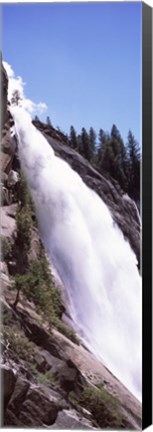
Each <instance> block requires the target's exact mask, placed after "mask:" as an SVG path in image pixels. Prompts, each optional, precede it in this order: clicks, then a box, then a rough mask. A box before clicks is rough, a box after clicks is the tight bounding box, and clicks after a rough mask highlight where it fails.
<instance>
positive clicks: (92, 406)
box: [79, 386, 125, 429]
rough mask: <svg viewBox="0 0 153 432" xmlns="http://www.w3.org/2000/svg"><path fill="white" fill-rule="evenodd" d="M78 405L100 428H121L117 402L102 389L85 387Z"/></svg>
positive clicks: (122, 420)
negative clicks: (89, 413) (88, 412)
mask: <svg viewBox="0 0 153 432" xmlns="http://www.w3.org/2000/svg"><path fill="white" fill-rule="evenodd" d="M79 403H80V405H81V406H83V407H84V408H86V409H87V410H89V411H90V412H91V413H92V415H93V418H94V420H96V422H97V423H98V425H99V426H100V428H112V429H114V428H122V427H123V426H124V420H125V419H124V418H123V416H122V414H121V413H120V412H119V408H120V404H119V401H118V400H117V399H116V398H115V397H114V396H112V395H110V393H108V392H107V390H105V389H104V388H102V387H101V389H98V388H95V387H91V386H87V387H85V388H84V390H83V392H82V394H81V396H80V400H79Z"/></svg>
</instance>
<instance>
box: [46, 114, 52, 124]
mask: <svg viewBox="0 0 153 432" xmlns="http://www.w3.org/2000/svg"><path fill="white" fill-rule="evenodd" d="M46 124H47V125H48V126H52V123H51V119H50V117H49V116H47V118H46Z"/></svg>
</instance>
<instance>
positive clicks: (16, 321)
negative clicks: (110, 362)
mask: <svg viewBox="0 0 153 432" xmlns="http://www.w3.org/2000/svg"><path fill="white" fill-rule="evenodd" d="M2 84H3V91H2V102H3V104H2V106H3V118H2V126H3V128H2V143H1V161H2V163H1V166H2V199H3V207H2V213H1V214H2V229H1V236H2V239H4V238H5V239H7V240H8V243H7V242H6V244H7V246H8V245H9V244H10V243H9V242H15V239H16V235H17V234H16V231H17V226H16V223H17V222H16V221H17V219H16V214H17V206H18V201H17V198H16V197H17V192H18V186H19V179H18V177H17V176H16V175H15V174H14V173H15V172H16V170H17V169H18V168H19V161H18V155H17V141H16V138H15V136H13V137H12V134H11V126H12V124H13V119H12V118H11V116H10V114H9V111H8V108H9V107H8V105H7V85H8V82H7V75H6V72H5V70H4V68H2ZM35 125H36V127H38V128H39V130H40V131H41V132H42V133H44V134H45V136H46V138H47V139H48V141H49V142H50V144H51V145H52V147H53V148H54V150H55V152H56V154H58V155H59V156H60V157H62V158H64V159H65V160H66V161H68V162H69V163H70V165H71V166H72V167H73V169H75V170H76V171H78V172H79V174H80V175H81V176H82V178H83V179H84V181H85V182H86V183H87V184H88V185H89V186H90V187H92V188H93V189H95V190H96V191H97V192H98V193H99V195H100V196H101V197H102V198H103V199H104V201H105V202H106V204H107V205H108V206H109V208H110V210H111V212H112V214H113V217H114V221H115V222H116V223H118V225H119V226H120V227H121V229H122V231H123V233H124V235H125V236H126V237H127V238H128V239H129V241H130V243H131V245H132V247H133V249H134V251H135V253H136V255H137V257H138V261H139V246H140V243H139V231H140V228H139V221H138V218H137V213H136V210H135V207H134V205H133V203H132V202H131V201H129V200H127V199H126V197H125V196H124V195H123V192H122V191H121V190H120V188H119V186H118V184H117V183H115V182H114V183H112V182H111V181H110V180H108V179H106V178H105V177H103V176H102V175H101V174H99V173H98V172H97V171H96V170H95V169H94V168H93V167H92V166H91V165H90V164H89V163H88V162H87V161H86V160H84V159H83V158H82V157H81V156H80V155H79V154H77V153H76V152H75V151H73V150H71V149H70V148H68V147H67V146H66V141H65V137H64V135H63V134H61V133H59V132H58V131H56V130H55V129H53V128H52V127H46V126H45V125H44V124H42V123H40V122H37V123H36V122H35ZM30 242H31V243H30V251H29V254H28V260H29V261H34V260H36V259H39V252H40V250H39V249H40V239H39V232H38V229H37V227H36V226H35V225H33V226H32V236H31V240H30ZM6 256H8V257H9V258H7V259H4V254H3V258H2V262H1V270H2V274H1V279H2V281H1V282H2V283H1V285H2V293H1V294H2V295H1V297H2V308H3V309H2V310H3V337H2V342H1V370H2V379H3V392H4V395H3V396H4V397H3V401H4V404H3V408H4V410H3V414H4V415H3V418H2V425H5V426H18V427H19V426H20V427H25V426H28V427H30V426H33V427H36V426H38V427H45V428H49V429H94V428H95V429H97V428H114V429H115V428H116V429H120V428H126V429H139V428H141V405H140V403H139V402H138V401H137V400H136V399H135V398H134V397H133V396H132V395H131V394H130V392H129V391H128V390H127V389H126V388H125V387H124V386H123V385H122V384H121V383H120V382H119V381H118V380H117V379H116V378H115V377H114V376H113V375H112V374H111V372H110V371H108V370H107V368H106V367H105V366H104V365H102V363H100V362H99V361H98V360H97V359H96V358H95V357H94V356H93V355H92V354H91V353H90V352H88V351H87V350H86V349H85V348H84V347H83V346H81V345H80V344H79V343H78V341H77V340H75V342H76V343H74V342H73V341H72V340H70V339H69V338H68V337H66V336H64V335H63V334H62V333H61V331H59V330H57V327H56V325H51V328H50V325H49V323H48V321H47V319H44V314H43V313H42V311H38V309H37V307H36V304H35V303H34V302H33V301H29V300H28V298H27V296H26V293H25V292H24V293H22V294H21V295H20V299H19V302H18V304H17V307H16V308H15V307H14V301H15V298H16V290H15V289H14V288H15V286H14V281H13V280H12V276H13V275H15V274H16V272H17V268H18V269H19V263H20V256H19V253H17V252H14V255H13V256H11V258H10V256H9V251H8V250H7V253H6ZM51 271H52V268H51ZM57 279H58V278H57V276H56V274H54V285H55V288H56V285H58V286H59V285H60V283H61V282H59V280H57ZM63 291H64V287H63ZM63 295H64V294H63ZM65 303H66V299H65ZM61 318H62V317H61ZM70 334H71V333H70Z"/></svg>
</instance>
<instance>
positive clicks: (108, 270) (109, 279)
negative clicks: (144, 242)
mask: <svg viewBox="0 0 153 432" xmlns="http://www.w3.org/2000/svg"><path fill="white" fill-rule="evenodd" d="M11 112H12V115H13V117H14V120H15V130H16V134H17V136H18V141H19V157H20V160H21V166H22V169H23V170H24V173H25V175H26V177H27V181H28V183H29V186H30V188H31V192H32V196H33V199H34V203H35V207H36V213H37V219H38V224H39V230H40V234H41V237H42V240H43V243H44V245H45V248H46V250H47V252H48V255H49V256H50V257H51V259H52V261H53V263H54V265H55V267H56V269H57V271H58V273H59V275H60V277H61V279H62V281H63V283H64V286H65V288H66V290H67V294H68V298H69V309H70V314H71V317H72V319H73V321H74V323H75V326H76V328H77V331H78V334H79V335H80V336H81V337H82V338H83V340H84V343H85V344H86V345H87V347H88V348H89V349H90V350H91V351H92V352H93V353H94V354H95V355H96V356H97V358H99V359H100V360H101V361H102V362H103V363H104V364H105V365H106V366H107V367H108V368H109V370H110V371H111V372H112V373H113V374H114V375H116V377H117V378H118V379H119V380H120V381H121V382H122V383H123V384H124V385H125V386H126V387H127V388H128V389H129V390H130V391H131V392H132V393H133V394H134V395H135V396H136V397H137V398H139V399H141V338H142V332H141V325H142V322H141V321H142V318H141V311H142V307H141V301H142V293H141V278H140V275H139V273H138V270H137V266H136V263H137V262H136V257H135V254H134V252H133V251H132V249H131V247H130V245H129V243H128V241H126V240H125V239H124V236H123V234H122V232H121V231H120V229H119V228H118V227H117V226H116V225H115V224H114V222H113V219H112V216H111V213H110V211H109V210H108V208H107V206H106V205H105V203H104V202H103V201H102V199H101V198H100V197H99V196H98V195H97V194H96V193H95V192H94V191H93V190H91V189H90V188H88V187H87V186H86V185H85V183H84V182H83V181H82V179H81V177H80V176H79V175H78V174H77V173H76V172H75V171H73V170H72V169H71V168H70V166H69V165H68V164H67V163H66V162H65V161H63V160H61V159H60V158H59V157H57V156H55V154H54V151H53V149H52V148H51V146H50V145H49V144H48V142H47V140H46V139H45V138H44V136H43V135H42V134H41V133H40V132H39V131H38V130H37V129H36V128H35V127H34V126H33V125H32V123H31V118H30V116H29V115H28V114H27V113H26V112H24V111H23V110H22V108H19V107H12V108H11ZM61 145H62V144H61Z"/></svg>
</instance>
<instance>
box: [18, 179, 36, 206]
mask: <svg viewBox="0 0 153 432" xmlns="http://www.w3.org/2000/svg"><path fill="white" fill-rule="evenodd" d="M19 175H20V180H19V186H18V192H17V200H18V202H19V203H20V207H21V208H23V207H29V210H30V211H32V212H33V211H34V203H33V200H32V198H31V194H30V191H29V187H28V184H27V180H26V178H25V175H24V173H23V171H20V172H19Z"/></svg>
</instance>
